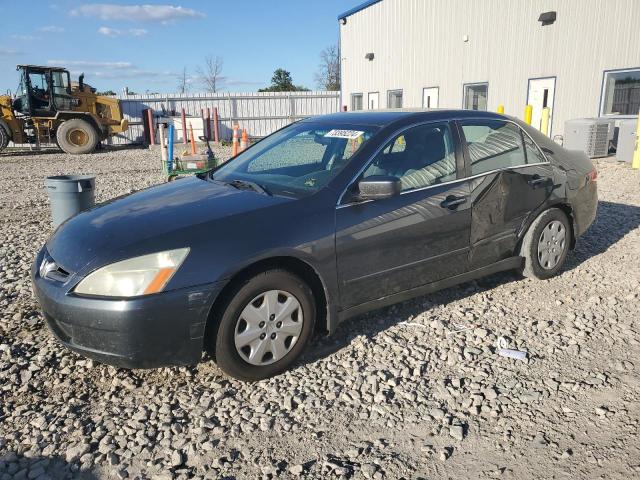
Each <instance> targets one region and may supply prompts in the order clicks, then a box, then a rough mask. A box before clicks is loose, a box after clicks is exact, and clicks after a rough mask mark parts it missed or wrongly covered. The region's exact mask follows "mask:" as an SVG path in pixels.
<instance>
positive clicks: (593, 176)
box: [587, 168, 598, 182]
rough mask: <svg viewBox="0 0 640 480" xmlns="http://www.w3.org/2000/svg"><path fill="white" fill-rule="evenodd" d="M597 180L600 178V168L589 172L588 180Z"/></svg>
mask: <svg viewBox="0 0 640 480" xmlns="http://www.w3.org/2000/svg"><path fill="white" fill-rule="evenodd" d="M596 180H598V170H596V169H595V168H594V169H593V170H591V171H590V172H589V173H587V181H589V182H595V181H596Z"/></svg>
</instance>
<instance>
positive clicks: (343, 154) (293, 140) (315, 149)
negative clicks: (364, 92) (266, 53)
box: [210, 122, 378, 197]
mask: <svg viewBox="0 0 640 480" xmlns="http://www.w3.org/2000/svg"><path fill="white" fill-rule="evenodd" d="M377 130H378V127H372V126H370V125H369V126H357V125H327V124H325V123H312V122H300V123H294V124H293V125H290V126H288V127H286V128H284V129H282V130H280V131H278V132H276V133H274V134H273V135H270V136H268V137H266V138H265V139H263V140H261V141H260V142H258V143H256V144H255V145H254V146H253V147H251V148H250V149H249V150H247V151H246V152H243V153H241V154H240V155H238V156H237V157H236V158H234V159H233V160H232V161H230V162H229V163H227V164H225V165H223V166H222V167H220V168H218V169H217V170H214V171H213V172H212V173H211V175H210V179H211V180H213V181H220V182H225V183H229V184H231V185H233V186H236V187H239V188H241V187H243V186H247V185H249V186H251V185H253V187H251V188H252V189H254V190H255V189H260V190H261V191H263V192H266V193H274V194H281V195H289V196H295V197H300V196H306V195H310V194H312V193H315V192H317V191H318V190H319V189H321V188H322V187H324V186H325V185H326V184H327V183H328V182H329V181H330V180H331V179H333V178H334V177H335V176H336V175H337V174H338V173H339V172H340V171H341V170H342V169H343V168H344V167H345V166H346V165H347V164H348V163H349V160H350V159H351V157H352V156H353V155H354V154H355V153H356V152H357V151H358V150H359V149H360V148H362V146H363V145H364V144H365V143H366V142H367V141H368V140H369V139H370V138H371V136H372V135H373V134H374V133H375V132H376V131H377Z"/></svg>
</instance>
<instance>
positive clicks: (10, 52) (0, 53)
mask: <svg viewBox="0 0 640 480" xmlns="http://www.w3.org/2000/svg"><path fill="white" fill-rule="evenodd" d="M19 53H20V52H19V51H17V50H13V49H11V48H4V47H0V57H3V56H9V55H17V54H19Z"/></svg>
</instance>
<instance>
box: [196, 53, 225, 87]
mask: <svg viewBox="0 0 640 480" xmlns="http://www.w3.org/2000/svg"><path fill="white" fill-rule="evenodd" d="M222 64H223V62H222V58H221V57H213V56H212V55H207V56H206V57H205V59H204V68H202V67H198V70H197V73H198V76H199V77H200V80H201V81H202V83H203V84H204V86H205V87H206V88H207V91H209V92H212V93H215V92H217V91H218V88H219V87H220V82H221V80H222V79H223V77H222Z"/></svg>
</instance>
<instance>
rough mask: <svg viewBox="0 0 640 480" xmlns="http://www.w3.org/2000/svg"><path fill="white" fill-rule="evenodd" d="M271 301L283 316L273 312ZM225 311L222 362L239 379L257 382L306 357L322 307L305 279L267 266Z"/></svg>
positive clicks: (219, 340) (219, 343)
mask: <svg viewBox="0 0 640 480" xmlns="http://www.w3.org/2000/svg"><path fill="white" fill-rule="evenodd" d="M275 291H277V292H279V293H278V295H277V296H276V295H275V294H274V293H273V292H275ZM274 299H275V300H274ZM290 300H292V302H291V303H288V302H289V301H290ZM295 302H298V303H297V307H296V303H295ZM269 305H272V306H275V307H276V308H275V310H276V314H282V316H281V317H278V316H277V315H276V318H273V314H272V315H269V313H270V312H269V310H268V308H269ZM272 308H273V307H272ZM263 309H264V310H263ZM220 315H221V316H220V317H219V322H218V325H217V334H216V336H215V350H214V356H215V360H216V362H217V364H218V366H219V367H220V368H221V369H222V371H224V372H225V373H226V374H228V375H230V376H232V377H235V378H237V379H239V380H245V381H256V380H262V379H265V378H269V377H272V376H274V375H277V374H279V373H281V372H283V371H285V370H286V369H287V368H288V367H289V366H290V365H291V364H292V363H293V362H294V361H295V360H296V359H297V358H298V357H299V356H300V354H301V353H302V351H303V350H304V348H305V346H306V344H307V342H308V341H309V338H310V337H311V335H312V334H313V331H314V325H315V319H316V305H315V300H314V296H313V293H312V292H311V289H310V288H309V286H308V285H307V284H306V283H305V282H304V281H303V280H302V279H300V278H299V277H297V276H296V275H294V274H292V273H290V272H288V271H285V270H267V271H265V272H263V273H260V274H257V275H255V276H253V277H251V278H248V279H247V280H245V281H243V282H241V283H240V284H239V285H238V286H237V287H236V288H235V289H234V290H233V291H232V292H231V294H230V295H229V296H228V297H227V301H226V303H225V305H224V307H223V308H222V309H221V314H220ZM245 317H246V318H247V319H248V321H247V320H245ZM300 322H301V323H302V325H300ZM249 332H251V333H249ZM282 332H285V333H284V334H283V333H282ZM296 332H297V333H296ZM243 333H245V335H244V336H243V335H241V334H243ZM274 337H275V339H274ZM287 342H288V344H287ZM252 356H253V360H251V358H250V357H252ZM270 356H271V358H270Z"/></svg>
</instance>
